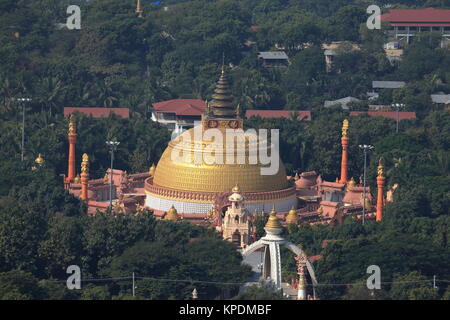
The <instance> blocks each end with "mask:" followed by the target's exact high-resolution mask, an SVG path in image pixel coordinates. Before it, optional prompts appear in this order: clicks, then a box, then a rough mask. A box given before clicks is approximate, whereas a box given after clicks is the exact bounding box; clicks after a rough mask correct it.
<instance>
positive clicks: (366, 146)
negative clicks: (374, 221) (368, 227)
mask: <svg viewBox="0 0 450 320" xmlns="http://www.w3.org/2000/svg"><path fill="white" fill-rule="evenodd" d="M359 147H360V148H361V149H362V150H363V152H364V178H363V181H364V182H363V184H364V187H363V206H362V207H363V218H362V224H364V223H365V219H366V165H367V151H370V150H372V149H373V148H374V147H373V146H371V145H369V144H360V145H359Z"/></svg>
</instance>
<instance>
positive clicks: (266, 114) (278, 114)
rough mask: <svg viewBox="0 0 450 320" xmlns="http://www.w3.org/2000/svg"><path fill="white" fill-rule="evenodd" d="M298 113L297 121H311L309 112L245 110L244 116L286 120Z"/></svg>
mask: <svg viewBox="0 0 450 320" xmlns="http://www.w3.org/2000/svg"><path fill="white" fill-rule="evenodd" d="M294 113H298V118H297V119H298V120H306V121H310V120H311V111H306V110H298V111H297V110H247V112H246V113H245V116H246V117H247V118H250V117H251V116H260V117H261V118H286V119H291V115H293V114H294Z"/></svg>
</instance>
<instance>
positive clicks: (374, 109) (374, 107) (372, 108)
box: [369, 104, 392, 112]
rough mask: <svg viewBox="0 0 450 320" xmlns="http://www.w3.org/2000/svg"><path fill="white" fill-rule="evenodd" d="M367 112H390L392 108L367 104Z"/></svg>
mask: <svg viewBox="0 0 450 320" xmlns="http://www.w3.org/2000/svg"><path fill="white" fill-rule="evenodd" d="M369 111H383V112H387V111H392V107H391V106H389V105H382V104H369Z"/></svg>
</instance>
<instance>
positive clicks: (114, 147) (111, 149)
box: [106, 141, 120, 211]
mask: <svg viewBox="0 0 450 320" xmlns="http://www.w3.org/2000/svg"><path fill="white" fill-rule="evenodd" d="M119 144H120V142H118V141H106V145H107V146H108V147H109V152H111V169H110V170H111V171H110V179H109V208H110V210H111V211H112V183H113V164H114V151H116V150H117V146H118V145H119Z"/></svg>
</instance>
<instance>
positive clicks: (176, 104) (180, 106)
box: [153, 99, 205, 116]
mask: <svg viewBox="0 0 450 320" xmlns="http://www.w3.org/2000/svg"><path fill="white" fill-rule="evenodd" d="M153 109H154V110H155V111H157V112H163V113H175V114H176V115H177V116H201V115H202V114H203V112H204V111H205V101H203V100H200V99H173V100H167V101H161V102H156V103H154V104H153Z"/></svg>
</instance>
